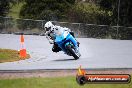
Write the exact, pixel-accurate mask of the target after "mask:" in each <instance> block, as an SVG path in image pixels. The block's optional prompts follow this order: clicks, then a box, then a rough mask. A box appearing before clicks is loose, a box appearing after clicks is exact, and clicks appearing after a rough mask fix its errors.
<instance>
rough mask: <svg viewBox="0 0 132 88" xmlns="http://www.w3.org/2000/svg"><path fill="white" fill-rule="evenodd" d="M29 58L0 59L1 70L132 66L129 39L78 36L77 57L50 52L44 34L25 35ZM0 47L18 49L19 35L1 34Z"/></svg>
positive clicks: (131, 41) (131, 42) (131, 50)
mask: <svg viewBox="0 0 132 88" xmlns="http://www.w3.org/2000/svg"><path fill="white" fill-rule="evenodd" d="M24 37H25V47H26V49H27V52H28V53H29V54H30V55H31V58H30V59H27V60H20V61H16V62H6V63H0V70H33V69H77V68H78V67H79V66H80V65H81V66H82V67H83V68H85V69H101V68H105V69H107V68H132V40H113V39H93V38H78V39H77V40H78V41H79V42H80V43H81V44H80V52H81V54H82V56H81V57H80V59H78V60H74V58H73V57H71V56H67V55H65V54H64V53H63V52H59V53H53V52H52V51H51V48H52V45H50V44H49V43H48V41H47V39H46V38H45V36H33V35H25V36H24ZM0 48H7V49H15V50H19V49H20V35H13V34H0Z"/></svg>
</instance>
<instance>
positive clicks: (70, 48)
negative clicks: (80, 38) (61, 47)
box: [66, 45, 80, 60]
mask: <svg viewBox="0 0 132 88" xmlns="http://www.w3.org/2000/svg"><path fill="white" fill-rule="evenodd" d="M66 48H67V50H68V51H69V52H70V53H71V54H72V56H73V57H74V58H75V60H77V59H79V57H80V55H79V54H78V53H75V50H74V48H73V47H72V46H71V45H67V46H66Z"/></svg>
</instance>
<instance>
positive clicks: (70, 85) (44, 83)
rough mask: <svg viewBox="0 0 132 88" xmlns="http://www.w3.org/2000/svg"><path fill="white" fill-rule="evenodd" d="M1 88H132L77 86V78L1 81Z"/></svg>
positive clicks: (130, 87) (123, 87) (121, 86)
mask: <svg viewBox="0 0 132 88" xmlns="http://www.w3.org/2000/svg"><path fill="white" fill-rule="evenodd" d="M0 88H132V83H129V84H85V85H83V86H80V85H78V84H77V82H76V79H75V77H73V76H69V77H56V78H17V79H0Z"/></svg>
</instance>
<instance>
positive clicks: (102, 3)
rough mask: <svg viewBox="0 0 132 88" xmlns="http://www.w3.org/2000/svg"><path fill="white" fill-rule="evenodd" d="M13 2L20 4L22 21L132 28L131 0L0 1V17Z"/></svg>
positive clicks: (6, 12)
mask: <svg viewBox="0 0 132 88" xmlns="http://www.w3.org/2000/svg"><path fill="white" fill-rule="evenodd" d="M119 1H120V2H119ZM16 2H17V3H18V2H24V5H23V6H22V8H21V11H20V14H19V17H20V18H24V19H35V20H36V19H37V20H55V21H69V22H79V23H90V24H106V25H117V23H118V24H119V25H121V26H131V25H132V8H131V7H132V0H96V2H94V0H93V2H82V1H81V0H80V2H78V0H0V16H6V15H7V14H8V12H9V10H10V8H11V6H12V5H13V4H16ZM118 7H119V8H120V9H118ZM16 9H17V8H16ZM118 12H119V13H118ZM118 16H119V19H118Z"/></svg>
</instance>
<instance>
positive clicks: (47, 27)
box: [44, 21, 54, 31]
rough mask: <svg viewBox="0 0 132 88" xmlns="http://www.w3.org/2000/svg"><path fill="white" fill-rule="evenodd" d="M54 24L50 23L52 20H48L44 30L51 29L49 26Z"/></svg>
mask: <svg viewBox="0 0 132 88" xmlns="http://www.w3.org/2000/svg"><path fill="white" fill-rule="evenodd" d="M53 26H54V25H53V24H52V22H50V21H48V22H46V24H45V26H44V28H45V31H51V28H52V27H53Z"/></svg>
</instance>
